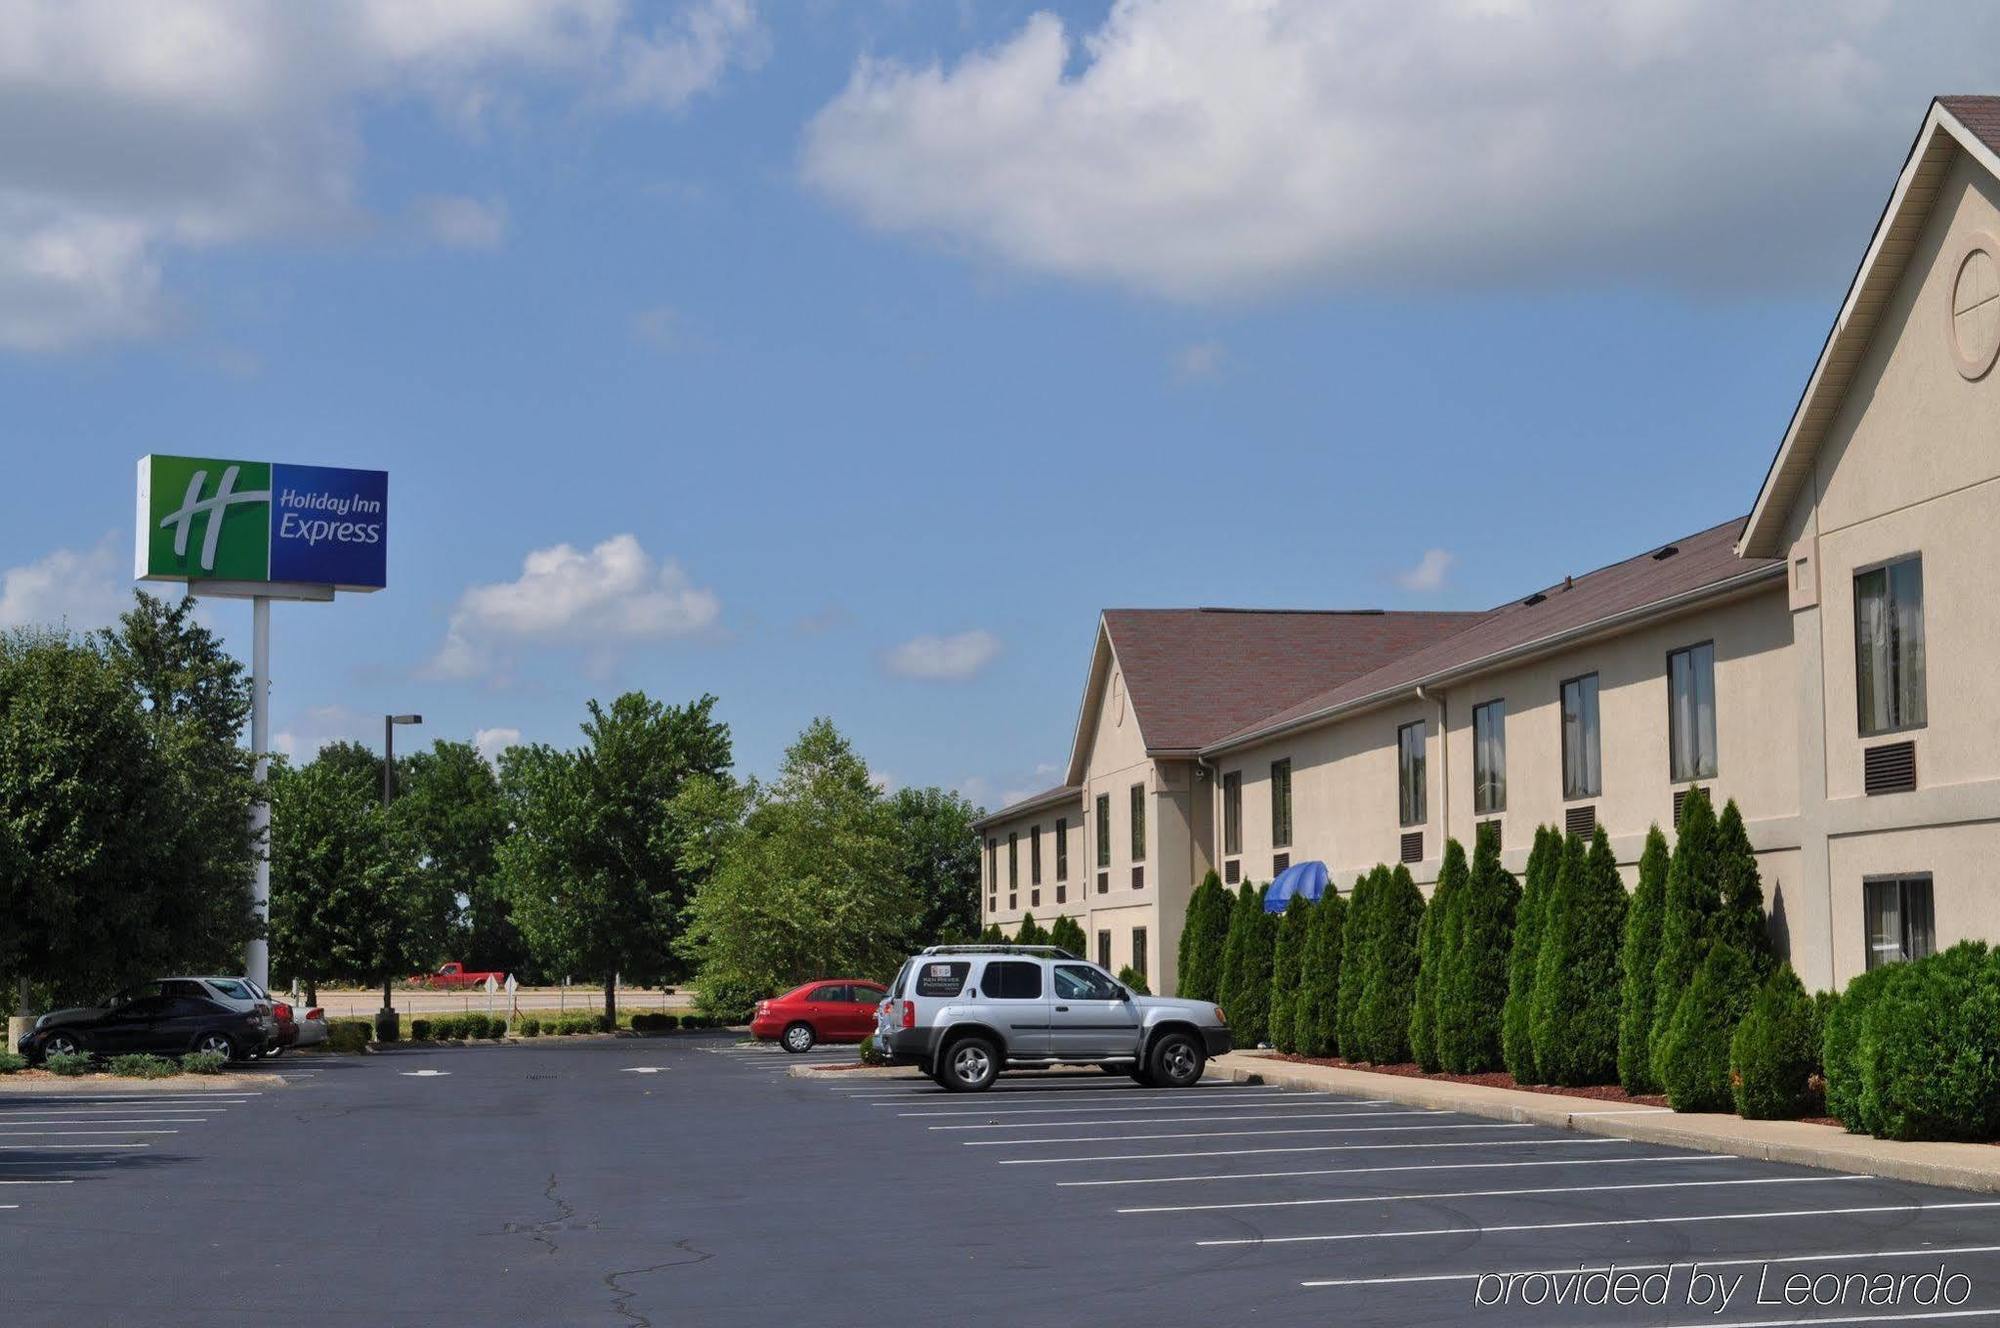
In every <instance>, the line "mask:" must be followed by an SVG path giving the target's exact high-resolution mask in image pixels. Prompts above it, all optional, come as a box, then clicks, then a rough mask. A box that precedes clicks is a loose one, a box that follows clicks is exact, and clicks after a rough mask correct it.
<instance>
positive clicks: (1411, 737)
mask: <svg viewBox="0 0 2000 1328" xmlns="http://www.w3.org/2000/svg"><path fill="white" fill-rule="evenodd" d="M1424 732H1425V729H1424V721H1422V720H1421V719H1420V720H1418V721H1417V722H1416V723H1414V724H1405V725H1403V727H1401V728H1399V729H1397V730H1396V807H1397V810H1398V812H1399V813H1400V814H1401V816H1402V818H1403V824H1404V825H1422V824H1423V823H1424Z"/></svg>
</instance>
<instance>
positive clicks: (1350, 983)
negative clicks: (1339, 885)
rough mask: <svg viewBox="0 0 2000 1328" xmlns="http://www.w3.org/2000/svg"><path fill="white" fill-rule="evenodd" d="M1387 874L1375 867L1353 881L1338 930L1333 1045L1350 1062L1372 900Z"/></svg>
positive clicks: (1356, 1039)
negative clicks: (1345, 914) (1345, 912)
mask: <svg viewBox="0 0 2000 1328" xmlns="http://www.w3.org/2000/svg"><path fill="white" fill-rule="evenodd" d="M1388 871H1389V869H1388V868H1387V867H1380V866H1378V867H1375V868H1373V869H1371V870H1369V871H1366V872H1363V873H1362V874H1361V877H1360V879H1358V880H1356V881H1355V882H1354V896H1353V898H1351V899H1349V900H1348V901H1347V918H1346V922H1345V924H1344V925H1343V927H1342V929H1341V945H1340V978H1339V987H1338V993H1339V994H1338V998H1337V1000H1336V1001H1335V1003H1334V1016H1333V1017H1334V1042H1335V1044H1336V1046H1337V1048H1338V1050H1339V1052H1340V1054H1341V1055H1342V1056H1343V1057H1345V1058H1346V1059H1348V1060H1351V1061H1358V1060H1360V1059H1361V996H1362V991H1363V989H1364V988H1365V987H1366V986H1367V985H1368V952H1369V951H1370V950H1371V949H1373V948H1374V942H1375V899H1376V897H1377V895H1379V894H1380V892H1381V889H1382V883H1383V880H1384V878H1385V877H1386V876H1387V875H1388Z"/></svg>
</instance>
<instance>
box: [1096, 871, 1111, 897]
mask: <svg viewBox="0 0 2000 1328" xmlns="http://www.w3.org/2000/svg"><path fill="white" fill-rule="evenodd" d="M1110 892H1111V873H1110V872H1099V873H1097V893H1099V894H1101V895H1102V894H1109V893H1110Z"/></svg>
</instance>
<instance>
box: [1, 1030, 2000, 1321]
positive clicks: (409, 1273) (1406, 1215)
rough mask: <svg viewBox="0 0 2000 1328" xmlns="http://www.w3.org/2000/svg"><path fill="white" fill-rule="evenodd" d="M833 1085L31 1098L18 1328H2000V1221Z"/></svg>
mask: <svg viewBox="0 0 2000 1328" xmlns="http://www.w3.org/2000/svg"><path fill="white" fill-rule="evenodd" d="M850 1054H851V1053H850V1052H848V1051H846V1050H843V1049H832V1048H827V1049H821V1050H818V1051H816V1052H814V1053H812V1055H811V1056H810V1058H809V1059H812V1060H825V1061H834V1060H845V1059H848V1058H849V1056H850ZM796 1063H797V1061H796V1060H795V1059H794V1058H792V1057H788V1056H786V1055H784V1054H783V1053H781V1052H777V1051H775V1050H772V1049H768V1048H743V1047H738V1046H736V1045H734V1044H733V1043H732V1042H731V1041H730V1040H729V1039H726V1038H721V1037H700V1036H694V1037H690V1036H677V1037H671V1038H654V1039H633V1038H621V1039H616V1040H591V1041H577V1042H556V1043H550V1044H545V1045H529V1046H467V1047H462V1048H448V1049H438V1050H403V1051H395V1052H390V1053H386V1054H382V1055H376V1056H369V1057H359V1058H332V1057H323V1058H313V1059H310V1060H306V1059H301V1060H295V1061H289V1062H285V1063H281V1064H279V1065H278V1066H276V1067H273V1068H274V1070H275V1072H276V1073H279V1074H284V1075H286V1076H287V1077H288V1078H289V1077H291V1076H294V1075H296V1076H300V1078H299V1079H298V1081H297V1082H295V1083H293V1084H291V1085H289V1086H282V1087H281V1086H279V1085H277V1084H275V1083H273V1084H271V1085H270V1086H269V1087H267V1088H265V1089H263V1090H261V1091H257V1090H243V1091H240V1092H233V1093H224V1094H216V1095H214V1096H201V1097H194V1096H192V1095H172V1094H145V1093H141V1094H137V1095H133V1094H119V1095H118V1096H117V1097H116V1098H115V1100H114V1099H112V1098H111V1097H110V1095H109V1094H102V1095H94V1096H90V1097H63V1098H61V1099H59V1100H52V1099H50V1098H47V1097H37V1098H32V1099H31V1098H28V1097H26V1096H25V1095H20V1094H16V1095H11V1096H10V1095H8V1094H7V1093H6V1091H5V1089H4V1087H0V1264H4V1266H5V1267H6V1268H7V1270H8V1271H9V1273H10V1277H9V1279H8V1281H9V1289H8V1291H7V1292H6V1293H5V1296H4V1299H0V1323H4V1324H7V1325H22V1326H23V1328H27V1326H30V1325H44V1324H47V1325H63V1326H64V1328H69V1326H71V1325H77V1324H91V1325H96V1324H128V1323H130V1324H146V1325H166V1326H176V1325H194V1324H201V1325H215V1324H238V1323H241V1324H259V1325H264V1324H286V1325H308V1326H309V1325H321V1324H324V1325H349V1324H352V1325H368V1326H369V1328H380V1326H382V1325H404V1324H408V1325H430V1324H451V1325H466V1324H479V1325H534V1326H537V1328H539V1326H543V1325H547V1326H551V1328H553V1326H556V1325H570V1324H577V1325H635V1324H647V1325H655V1326H656V1328H669V1325H672V1326H673V1328H680V1326H681V1325H706V1324H718V1325H721V1324H728V1325H739V1324H741V1325H766V1324H787V1325H792V1324H797V1325H817V1324H827V1325H848V1324H853V1325H863V1324H866V1325H871V1326H873V1325H881V1324H895V1323H905V1322H920V1323H930V1324H940V1325H947V1326H951V1325H962V1324H983V1323H1004V1324H1007V1325H1010V1328H1011V1326H1013V1325H1031V1324H1052V1325H1053V1324H1061V1325H1089V1324H1134V1325H1137V1324H1144V1325H1176V1324H1212V1323H1232V1324H1234V1323H1240V1322H1251V1323H1270V1324H1331V1323H1339V1324H1343V1325H1349V1324H1353V1325H1370V1324H1432V1323H1490V1324H1494V1325H1496V1328H1500V1326H1505V1325H1517V1324H1534V1325H1537V1328H1545V1326H1546V1325H1548V1324H1550V1323H1551V1322H1555V1323H1564V1324H1576V1325H1580V1326H1583V1328H1588V1326H1590V1325H1599V1324H1662V1323H1717V1322H1720V1323H1725V1324H1735V1325H1739V1326H1741V1325H1750V1324H1758V1325H1781V1324H1794V1323H1806V1322H1841V1323H1876V1322H1884V1323H1886V1322H1903V1323H1912V1322H1918V1323H1920V1322H1926V1321H1932V1320H1935V1321H1938V1322H1958V1321H1964V1322H1970V1323H1977V1322H1981V1321H1983V1320H1988V1319H2000V1198H1994V1197H1988V1196H1982V1195H1976V1194H1970V1193H1963V1192H1959V1191H1953V1190H1943V1189H1935V1188H1927V1187H1923V1186H1917V1185H1911V1184H1906V1183H1903V1182H1897V1181H1888V1180H1881V1179H1877V1178H1873V1177H1862V1176H1843V1175H1840V1174H1837V1173H1829V1172H1823V1171H1812V1170H1806V1169H1802V1168H1795V1167H1787V1166H1783V1165H1779V1164H1773V1163H1764V1162H1754V1161H1747V1160H1744V1159H1740V1158H1734V1157H1720V1156H1716V1155H1712V1154H1706V1153H1689V1152H1683V1151H1680V1150H1676V1149H1671V1148H1665V1147H1660V1146H1655V1145H1645V1144H1635V1143H1632V1142H1630V1141H1627V1140H1620V1139H1611V1138H1603V1137H1597V1136H1586V1135H1577V1134H1571V1133H1567V1132H1563V1131H1559V1130H1554V1129H1549V1128H1545V1127H1542V1126H1538V1125H1516V1124H1511V1123H1508V1122H1499V1121H1492V1120H1483V1119H1475V1118H1471V1117H1464V1116H1457V1115H1453V1114H1451V1113H1447V1112H1437V1111H1428V1110H1423V1109H1419V1108H1412V1107H1408V1106H1399V1105H1397V1104H1394V1103H1385V1102H1375V1101H1370V1100H1367V1099H1363V1098H1356V1097H1352V1096H1339V1095H1334V1094H1318V1093H1306V1092H1299V1091H1284V1090H1276V1089H1272V1088H1268V1087H1263V1086H1258V1085H1235V1084H1225V1083H1220V1082H1215V1081H1210V1082H1208V1083H1205V1084H1204V1085H1202V1086H1200V1087H1197V1088H1193V1089H1188V1090H1183V1091H1179V1092H1174V1091H1171V1090H1158V1089H1144V1088H1140V1087H1138V1086H1136V1085H1134V1084H1131V1083H1130V1082H1129V1081H1127V1080H1124V1079H1122V1078H1112V1077H1108V1076H1098V1075H1095V1074H1083V1075H1068V1076H1064V1077H1062V1078H1060V1079H1052V1078H1048V1077H1019V1078H1010V1079H1006V1080H1003V1081H1002V1083H1001V1085H1000V1086H999V1087H998V1088H996V1089H995V1091H993V1092H991V1093H988V1094H986V1095H983V1096H980V1097H964V1096H959V1095H955V1094H947V1093H945V1092H943V1091H942V1090H939V1089H936V1088H934V1087H932V1086H931V1085H930V1084H928V1083H926V1082H921V1081H918V1082H912V1081H908V1080H884V1079H876V1078H861V1077H856V1078H853V1079H844V1078H841V1077H839V1076H826V1077H824V1079H825V1080H826V1081H822V1080H810V1081H808V1080H802V1079H796V1078H792V1077H790V1076H789V1075H788V1073H787V1071H788V1070H789V1069H790V1067H791V1066H792V1065H793V1064H796ZM1788 1286H1789V1288H1792V1290H1791V1291H1790V1297H1789V1298H1790V1300H1791V1302H1792V1303H1787V1299H1788V1295H1787V1292H1788ZM1725 1295H1727V1297H1728V1300H1727V1305H1726V1308H1725V1307H1723V1306H1722V1300H1723V1297H1724V1296H1725ZM1621 1299H1623V1300H1625V1301H1626V1303H1624V1304H1621V1303H1620V1300H1621ZM1656 1302H1664V1303H1656ZM1718 1310H1720V1312H1718Z"/></svg>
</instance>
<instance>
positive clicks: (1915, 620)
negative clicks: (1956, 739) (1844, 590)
mask: <svg viewBox="0 0 2000 1328" xmlns="http://www.w3.org/2000/svg"><path fill="white" fill-rule="evenodd" d="M1854 656H1855V658H1854V684H1855V686H1854V690H1855V694H1856V697H1857V699H1858V700H1859V703H1860V709H1861V736H1862V737H1864V738H1867V737H1873V736H1874V735H1875V734H1878V733H1894V732H1897V731H1898V730H1901V729H1915V728H1922V727H1923V726H1924V723H1925V706H1924V560H1923V558H1922V557H1921V556H1919V557H1912V558H1905V559H1903V560H1902V561H1901V562H1894V563H1890V564H1888V565H1887V566H1884V567H1877V568H1874V569H1872V570H1870V571H1866V572H1859V573H1856V574H1855V577H1854Z"/></svg>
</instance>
